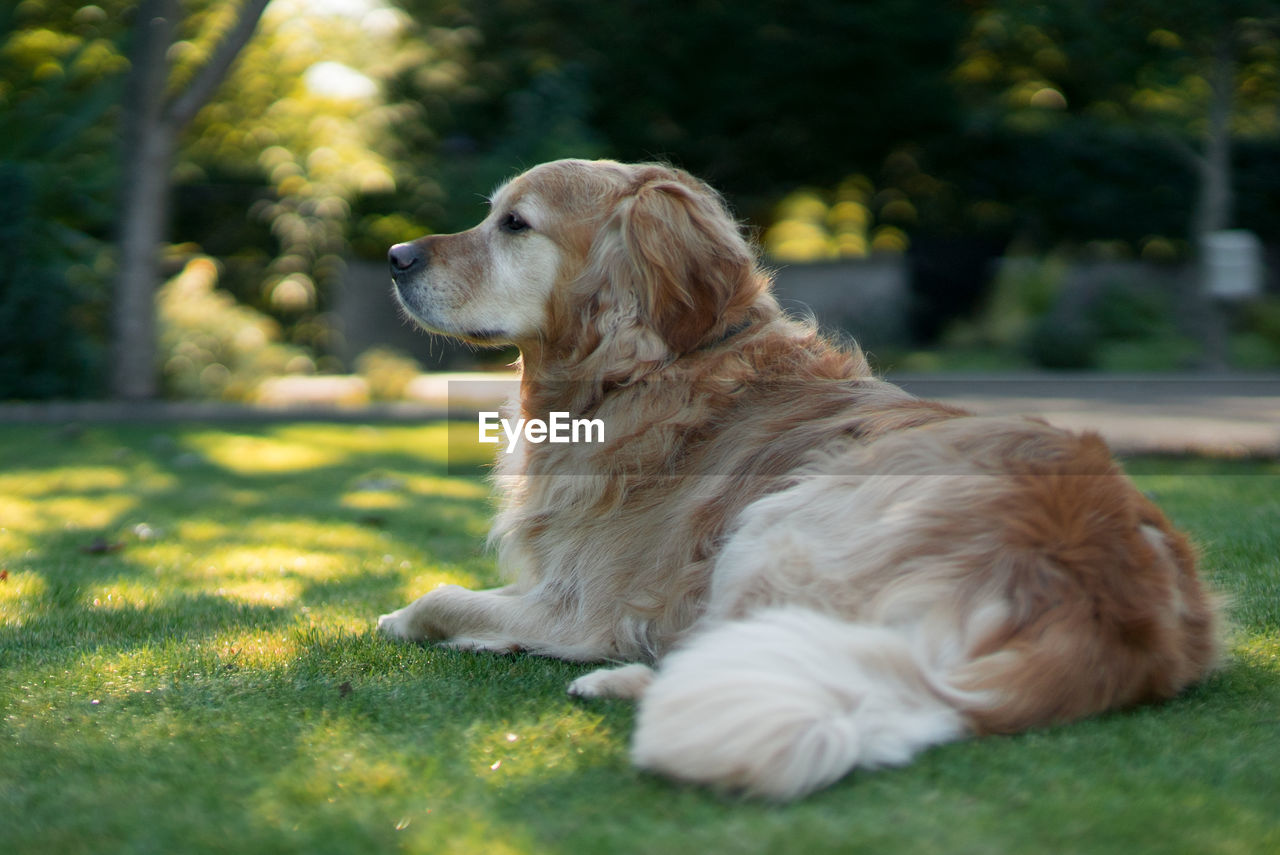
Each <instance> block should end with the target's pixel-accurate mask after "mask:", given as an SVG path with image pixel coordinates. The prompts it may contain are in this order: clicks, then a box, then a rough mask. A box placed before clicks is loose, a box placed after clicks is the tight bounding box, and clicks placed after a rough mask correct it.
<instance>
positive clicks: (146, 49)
mask: <svg viewBox="0 0 1280 855" xmlns="http://www.w3.org/2000/svg"><path fill="white" fill-rule="evenodd" d="M268 2H269V0H244V2H243V3H242V4H241V5H240V8H239V9H238V10H237V12H236V20H235V23H234V24H233V25H232V27H231V28H230V29H229V30H227V31H226V33H225V34H224V35H223V36H222V38H221V39H220V40H219V42H218V44H217V46H216V47H215V48H214V50H213V52H212V53H211V55H210V57H209V60H208V61H207V62H206V63H205V64H204V65H203V66H202V67H201V68H200V69H199V71H197V72H196V74H195V76H194V77H193V78H192V79H191V81H190V83H188V85H187V86H186V88H185V89H184V90H183V91H182V92H179V93H173V94H172V95H171V94H170V93H169V92H168V91H167V89H168V85H169V61H168V56H167V54H168V51H169V48H170V47H172V45H173V42H174V37H175V34H176V32H177V21H178V18H179V15H180V14H181V9H180V7H179V4H178V2H177V0H143V2H142V3H141V4H140V5H139V7H138V11H137V16H138V18H137V23H136V24H135V25H134V44H133V49H132V51H131V52H130V59H131V62H132V68H131V70H130V72H129V84H128V94H127V96H126V103H125V110H124V127H123V134H122V137H123V141H122V142H123V146H124V149H123V159H124V171H123V174H122V176H121V177H122V179H123V184H122V186H121V191H120V203H121V210H120V225H119V229H120V231H119V235H118V238H117V240H118V251H119V264H120V266H119V269H118V271H117V273H116V294H115V305H114V307H113V309H114V311H113V315H112V342H113V346H114V352H113V354H112V366H111V389H112V392H113V394H114V395H115V396H116V397H118V398H124V399H127V400H142V399H146V398H154V397H155V395H156V389H157V382H156V367H157V366H156V308H155V297H156V289H157V286H159V284H160V265H159V258H158V257H157V256H158V253H159V252H160V248H161V246H162V245H163V244H164V240H165V237H166V235H165V232H166V230H167V228H168V224H169V193H170V180H169V179H170V173H171V172H172V169H173V162H174V158H175V157H176V155H177V150H178V139H179V137H180V135H181V134H182V131H183V129H184V128H185V127H186V126H187V125H188V124H190V122H191V120H192V119H193V118H195V115H196V113H197V112H199V110H200V108H201V107H202V106H204V104H205V103H206V102H207V101H208V100H209V98H211V97H212V96H213V94H214V92H215V91H217V88H218V86H219V85H220V84H221V83H222V81H223V79H224V78H225V77H226V75H227V73H228V71H230V69H231V65H232V63H234V62H235V58H236V56H237V55H238V54H239V53H240V50H241V49H242V48H243V47H244V46H245V44H246V43H247V42H248V41H249V38H250V37H251V36H252V35H253V31H254V30H255V29H256V28H257V26H258V21H259V20H260V19H261V17H262V12H263V10H264V9H265V8H266V6H267V3H268Z"/></svg>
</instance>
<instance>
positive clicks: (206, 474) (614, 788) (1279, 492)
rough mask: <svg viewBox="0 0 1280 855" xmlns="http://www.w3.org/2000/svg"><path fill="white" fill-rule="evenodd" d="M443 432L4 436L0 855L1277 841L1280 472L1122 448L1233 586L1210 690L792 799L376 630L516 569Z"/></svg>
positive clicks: (620, 710) (1070, 847) (538, 686)
mask: <svg viewBox="0 0 1280 855" xmlns="http://www.w3.org/2000/svg"><path fill="white" fill-rule="evenodd" d="M444 435H445V434H444V429H443V427H440V426H428V427H422V428H411V427H398V426H396V427H392V426H383V427H375V428H370V427H353V426H329V425H294V424H284V425H274V426H267V427H250V428H244V429H227V428H215V427H207V426H203V427H196V426H192V427H140V426H133V427H119V428H117V427H89V428H86V429H84V430H72V429H54V428H46V427H3V428H0V852H5V853H77V852H85V853H108V852H157V853H160V852H164V853H177V852H183V853H186V852H235V853H289V852H306V853H317V852H336V853H350V852H364V851H386V850H401V851H407V852H423V853H454V852H457V853H470V852H477V853H524V852H553V853H565V855H570V853H572V855H578V853H623V852H653V853H664V855H665V853H699V855H701V853H722V852H723V853H752V852H762V853H763V852H797V853H804V855H815V853H821V852H854V851H865V852H873V853H891V852H938V853H953V852H955V853H962V852H973V853H999V852H1010V853H1034V852H1055V853H1066V852H1115V853H1125V855H1130V854H1131V853H1135V852H1186V853H1217V852H1221V853H1262V852H1278V851H1280V464H1275V463H1237V464H1226V463H1221V462H1211V461H1195V460H1192V461H1160V460H1140V461H1135V463H1134V465H1133V467H1132V468H1133V470H1134V471H1135V472H1138V473H1140V475H1139V480H1140V482H1141V484H1142V486H1143V487H1144V489H1147V490H1150V491H1152V492H1153V493H1155V494H1156V495H1157V497H1158V499H1159V500H1160V502H1161V503H1162V505H1163V506H1164V507H1165V508H1166V510H1167V511H1168V512H1169V513H1170V515H1171V516H1172V517H1173V518H1174V519H1175V520H1176V521H1177V522H1178V523H1179V524H1181V525H1183V526H1184V527H1186V528H1188V529H1189V530H1191V531H1192V532H1193V533H1194V535H1195V536H1196V538H1197V539H1198V541H1199V542H1200V544H1201V545H1202V546H1203V548H1204V554H1205V562H1204V563H1205V566H1206V573H1207V575H1208V577H1209V578H1210V579H1211V580H1212V581H1213V582H1214V584H1215V585H1216V586H1217V587H1218V588H1219V589H1220V590H1222V591H1224V592H1226V593H1228V594H1230V595H1231V596H1232V597H1233V599H1234V603H1233V606H1232V615H1233V618H1234V622H1235V630H1234V636H1233V640H1232V645H1231V650H1232V652H1231V656H1230V659H1229V660H1228V662H1227V664H1226V666H1225V668H1224V669H1223V670H1222V671H1221V672H1220V673H1219V674H1218V675H1216V676H1215V677H1213V678H1212V679H1211V680H1209V681H1208V682H1207V683H1206V684H1204V685H1202V686H1200V687H1198V688H1196V689H1194V690H1192V691H1191V692H1189V693H1187V694H1186V695H1185V696H1183V697H1181V698H1179V699H1177V700H1175V701H1174V702H1171V703H1169V704H1166V705H1164V706H1161V707H1158V708H1147V709H1142V710H1138V711H1134V712H1127V713H1123V714H1117V715H1109V716H1105V717H1103V718H1101V719H1097V720H1093V721H1089V722H1084V723H1080V724H1076V725H1072V726H1067V727H1061V728H1057V729H1053V730H1049V731H1044V732H1037V733H1032V734H1027V735H1023V736H1019V737H1011V738H991V739H986V740H981V741H972V742H967V743H961V744H957V745H950V746H945V747H943V748H940V749H935V750H933V751H930V752H928V753H926V754H925V755H924V756H923V757H922V758H921V759H920V760H919V761H918V762H916V763H915V764H914V765H912V766H910V767H908V768H905V769H898V770H889V771H881V772H877V773H874V774H855V775H853V776H851V777H850V778H848V779H846V780H845V781H843V782H842V783H840V784H839V785H837V786H835V787H833V788H831V789H830V790H827V791H825V792H822V793H820V794H818V795H816V796H814V797H812V798H810V799H808V800H806V801H804V802H801V803H799V804H796V805H791V806H786V807H776V806H770V805H764V804H760V803H755V802H748V801H739V800H734V799H730V798H725V797H720V796H717V795H714V794H712V793H709V792H705V791H702V790H698V789H693V788H687V787H681V786H675V785H672V784H669V783H667V782H665V781H663V780H660V779H657V778H653V777H650V776H647V775H643V774H640V773H637V772H636V771H634V770H633V769H631V768H630V766H629V765H628V762H627V757H626V746H627V737H628V734H629V732H630V730H631V724H632V712H631V709H630V707H629V705H627V704H625V703H622V702H594V703H581V702H576V701H573V700H570V699H569V698H568V697H567V696H566V695H565V694H564V687H565V685H566V684H567V683H568V682H569V681H570V680H571V679H572V678H573V677H575V676H577V675H578V674H580V673H583V672H585V671H586V670H588V667H586V666H576V665H568V664H565V663H561V662H555V661H548V660H540V659H534V658H530V657H524V656H515V657H500V656H493V655H478V654H468V653H454V652H449V651H443V650H437V649H432V648H429V647H413V646H409V647H405V646H398V645H394V644H391V643H388V642H385V641H382V640H380V639H379V638H377V637H376V636H374V635H373V633H372V626H373V622H374V620H375V619H376V618H377V616H378V615H379V614H381V613H383V612H385V611H389V610H391V609H393V608H396V607H399V606H401V605H403V604H404V603H405V602H407V601H408V600H409V599H410V598H411V597H413V596H415V595H417V594H420V593H423V592H425V591H426V590H428V589H430V588H431V587H433V586H435V585H436V584H438V583H440V582H456V583H460V584H465V585H491V584H495V583H496V581H497V580H496V579H495V575H494V566H493V562H492V559H491V557H490V556H488V555H487V554H485V553H484V552H483V550H482V542H483V535H484V533H485V530H486V526H487V519H488V514H489V503H488V499H487V489H486V487H485V485H484V483H483V482H482V480H481V479H480V478H479V477H458V476H450V475H448V474H447V473H448V469H447V467H446V466H445V450H444V439H443V438H444Z"/></svg>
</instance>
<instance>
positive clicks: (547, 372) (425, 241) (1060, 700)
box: [379, 161, 1217, 798]
mask: <svg viewBox="0 0 1280 855" xmlns="http://www.w3.org/2000/svg"><path fill="white" fill-rule="evenodd" d="M392 260H393V270H394V273H395V280H396V285H397V293H398V295H399V298H400V300H401V302H402V304H403V306H404V307H405V309H406V311H408V312H409V313H411V314H412V315H413V316H414V317H416V318H417V319H418V320H419V321H420V322H421V323H422V324H423V325H424V326H427V327H428V328H430V329H433V330H435V331H438V332H443V333H446V334H451V335H456V336H460V337H463V338H467V339H470V340H473V341H477V342H480V343H486V344H487V343H497V342H511V343H514V344H516V345H518V346H519V347H520V350H521V354H522V378H521V390H520V396H519V400H518V401H517V402H515V404H514V406H515V407H518V409H519V414H520V415H522V416H525V417H527V418H533V417H542V418H545V417H546V415H547V414H548V413H549V412H553V411H566V412H570V413H572V414H573V416H575V417H590V418H600V419H603V420H604V422H605V424H606V426H607V427H606V435H605V440H606V441H605V442H604V443H603V444H577V445H552V444H541V445H537V444H531V443H527V442H525V443H522V444H521V445H520V446H519V447H518V449H517V451H516V453H514V454H511V455H505V454H500V455H499V460H498V468H497V473H496V480H497V483H498V486H499V488H500V490H501V493H502V505H501V509H500V512H499V514H498V517H497V520H496V522H495V525H494V529H493V534H492V540H493V542H494V543H495V544H496V546H497V549H498V554H499V561H500V565H501V566H502V568H503V569H504V570H505V571H507V572H509V573H510V574H511V575H512V577H513V581H512V583H511V584H510V585H508V586H506V587H504V588H500V589H497V590H493V591H469V590H465V589H462V588H458V587H456V586H444V587H442V588H439V589H437V590H435V591H432V592H430V593H428V594H426V595H425V596H424V597H422V598H420V599H418V600H417V601H415V602H414V603H412V604H410V605H409V606H407V607H405V608H404V609H401V610H399V611H397V612H394V613H392V614H390V615H385V616H383V618H382V619H381V620H380V621H379V628H380V629H381V630H382V631H383V632H384V633H387V634H389V635H391V636H394V637H399V638H405V639H413V640H419V639H429V640H434V641H442V642H446V643H449V644H453V645H455V646H459V647H466V648H476V649H487V650H500V651H510V650H527V651H530V652H534V653H538V654H543V655H549V656H557V657H562V658H567V659H574V660H581V661H600V660H612V661H616V662H631V663H637V664H632V665H627V666H624V667H621V668H613V669H605V670H600V671H596V672H593V673H591V674H588V675H586V676H585V677H583V678H581V679H579V680H578V681H575V683H574V684H573V685H572V686H571V687H570V691H572V692H574V693H575V694H579V695H583V696H598V695H621V696H628V697H636V698H638V700H639V701H640V710H639V713H638V722H637V732H636V736H635V744H634V748H633V756H634V757H635V759H636V760H637V762H638V763H640V764H641V765H643V766H645V767H647V768H652V769H655V770H658V771H660V772H664V773H667V774H670V775H673V776H676V777H680V778H684V779H688V780H693V781H700V782H705V783H709V784H712V785H716V786H721V787H727V788H733V789H741V790H746V791H749V792H753V793H758V794H763V795H766V796H771V797H776V798H790V797H794V796H797V795H801V794H803V793H805V792H808V791H810V790H812V789H814V788H816V787H819V786H822V785H825V784H827V783H829V782H830V781H832V780H835V779H836V778H838V777H840V776H841V775H843V774H844V773H845V772H847V771H848V770H849V769H850V768H853V767H854V766H858V765H863V766H876V765H883V764H887V763H900V762H905V761H906V760H907V759H909V757H910V756H911V755H912V754H913V753H915V752H916V751H918V750H920V749H921V748H923V747H926V746H927V745H930V744H934V743H937V742H941V741H945V740H948V739H954V738H958V737H960V736H962V735H963V734H965V733H985V732H1013V731H1019V730H1023V729H1026V728H1030V727H1036V726H1039V725H1044V724H1048V723H1051V722H1059V721H1065V720H1068V719H1072V718H1076V717H1079V716H1084V715H1089V714H1092V713H1096V712H1099V711H1101V710H1105V709H1110V708H1114V707H1120V706H1125V705H1129V704H1134V703H1138V702H1143V701H1153V700H1158V699H1162V698H1168V697H1170V696H1172V695H1174V694H1176V693H1177V692H1178V691H1180V690H1181V689H1182V688H1184V687H1185V686H1187V685H1188V684H1190V683H1192V682H1194V681H1195V680H1197V679H1199V678H1200V677H1202V676H1203V675H1204V674H1205V673H1206V672H1207V671H1208V670H1209V669H1210V668H1211V667H1212V665H1213V663H1214V661H1215V657H1216V651H1217V647H1216V640H1215V615H1214V610H1213V608H1212V605H1211V602H1210V600H1209V598H1207V596H1206V594H1205V592H1204V591H1203V589H1202V588H1201V585H1200V583H1199V582H1198V581H1197V578H1196V573H1195V566H1194V564H1195V562H1194V557H1193V553H1192V550H1191V548H1190V546H1189V545H1188V543H1187V541H1186V539H1185V538H1184V537H1183V536H1182V535H1181V534H1179V533H1178V532H1177V531H1176V530H1174V528H1173V527H1172V526H1171V525H1170V524H1169V522H1168V521H1167V520H1166V519H1165V517H1164V516H1163V515H1162V514H1161V513H1160V511H1159V510H1158V509H1157V508H1156V507H1155V506H1154V505H1152V504H1151V502H1149V501H1148V500H1147V499H1146V498H1144V497H1143V495H1142V494H1141V493H1139V492H1138V491H1137V490H1136V489H1134V487H1133V486H1132V485H1131V483H1130V482H1129V481H1128V479H1127V478H1126V477H1125V476H1124V474H1123V473H1122V472H1121V471H1120V469H1119V468H1118V467H1117V466H1116V464H1115V463H1114V462H1113V461H1112V459H1111V457H1110V455H1109V453H1108V451H1107V449H1106V448H1105V446H1104V444H1103V443H1102V441H1101V440H1100V439H1099V438H1097V437H1096V436H1094V435H1091V434H1085V435H1075V434H1072V433H1068V432H1066V431H1062V430H1058V429H1055V428H1052V427H1050V426H1048V425H1046V424H1044V423H1042V422H1039V421H1036V420H1031V419H1016V418H1002V419H991V418H979V417H975V416H972V415H970V414H968V413H966V412H963V411H961V410H958V409H955V408H952V407H948V406H944V405H941V404H937V403H932V402H928V401H923V400H919V399H916V398H914V397H912V396H910V395H908V394H907V393H905V392H903V391H902V390H900V389H898V388H896V387H894V386H892V385H890V384H888V383H886V382H883V381H881V380H878V379H876V378H875V377H873V376H872V374H871V372H870V370H869V369H868V366H867V363H866V361H865V360H864V358H863V356H862V354H861V353H860V352H859V351H858V350H857V349H856V348H854V349H846V348H841V347H837V346H834V345H833V344H831V343H830V342H828V341H827V340H825V339H824V338H823V337H822V336H820V335H819V334H818V333H817V332H816V331H815V330H814V329H813V328H812V327H811V326H810V325H808V324H805V323H801V322H799V321H796V320H794V319H791V318H789V317H787V316H786V315H785V314H784V313H782V312H781V311H780V310H779V308H778V305H777V303H776V302H775V300H774V298H773V297H772V295H771V294H770V288H769V279H768V276H767V275H766V274H765V273H764V272H763V271H762V270H761V268H760V267H759V265H758V261H757V258H756V255H755V253H754V252H753V250H752V249H751V247H750V246H749V244H748V243H747V242H746V241H745V240H744V239H743V237H742V236H741V234H740V231H739V229H738V227H737V225H736V223H735V222H734V221H733V219H732V218H731V217H730V216H729V214H728V213H727V211H726V209H725V206H724V204H723V203H722V201H721V199H720V197H719V196H718V195H717V194H716V193H715V192H714V191H713V190H711V189H710V188H709V187H707V186H706V185H705V184H703V183H702V182H700V181H698V180H697V179H695V178H693V177H692V176H690V175H688V174H687V173H684V172H682V171H680V170H676V169H672V168H669V167H666V166H662V165H654V164H641V165H624V164H618V163H613V162H608V161H596V162H587V161H557V162H554V163H550V164H544V165H542V166H539V167H537V168H535V169H533V170H531V171H529V172H527V173H525V174H523V175H521V176H519V177H517V178H516V179H514V180H513V181H511V182H510V183H508V184H507V185H505V186H504V187H502V188H501V189H500V190H499V191H498V192H497V193H496V194H495V196H494V198H493V200H492V212H491V214H490V215H489V216H488V217H487V218H486V219H485V220H484V222H482V223H480V224H479V225H478V226H476V227H475V228H473V229H471V230H469V231H467V232H463V233H460V234H456V235H441V236H431V237H427V238H422V239H421V240H419V241H415V242H414V243H413V244H407V245H400V246H398V247H396V248H394V249H393V251H392ZM651 664H656V670H652V669H651V668H650V667H649V666H650V665H651Z"/></svg>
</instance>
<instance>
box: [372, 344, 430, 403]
mask: <svg viewBox="0 0 1280 855" xmlns="http://www.w3.org/2000/svg"><path fill="white" fill-rule="evenodd" d="M356 371H357V372H358V373H359V374H360V375H361V376H363V377H364V379H365V382H367V383H368V384H369V395H370V396H371V397H372V398H373V399H374V400H375V401H399V400H402V399H403V398H404V393H405V390H406V389H408V387H409V384H410V383H411V382H413V380H414V378H415V377H417V376H418V375H419V374H421V373H422V366H421V365H419V364H418V362H417V360H415V359H413V358H412V357H410V356H406V355H405V354H403V353H401V352H400V351H398V350H396V349H395V348H391V347H375V348H372V349H370V350H366V351H365V352H364V353H362V354H360V355H359V356H358V357H356Z"/></svg>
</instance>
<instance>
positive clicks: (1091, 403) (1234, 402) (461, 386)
mask: <svg viewBox="0 0 1280 855" xmlns="http://www.w3.org/2000/svg"><path fill="white" fill-rule="evenodd" d="M890 379H891V380H893V381H894V382H897V383H899V384H900V385H901V386H903V387H904V388H906V389H907V390H908V391H910V392H912V393H913V394H916V395H920V396H922V397H928V398H936V399H939V400H944V401H947V402H948V403H953V404H956V405H958V406H962V407H965V408H967V409H970V410H972V411H974V412H976V413H979V414H991V415H995V414H1010V413H1024V414H1031V415H1039V416H1043V417H1044V418H1046V419H1048V420H1049V421H1050V422H1051V423H1053V424H1058V425H1062V426H1063V427H1069V428H1073V429H1079V430H1085V429H1089V430H1097V431H1099V432H1100V433H1101V434H1102V435H1103V436H1104V437H1105V438H1106V439H1107V441H1108V442H1109V443H1111V445H1112V447H1113V448H1114V449H1115V450H1116V451H1118V452H1121V453H1125V454H1137V453H1175V454H1184V453H1198V454H1213V455H1216V456H1231V457H1241V456H1259V457H1280V374H1272V375H1253V374H1249V375H1221V376H1211V375H1200V374H1195V375H1146V376H1139V375H1097V374H1092V375H1087V374H1070V375H1057V374H1009V375H996V376H993V375H972V376H968V375H927V376H926V375H903V376H898V377H891V378H890ZM481 380H483V381H484V382H478V381H481ZM511 388H513V382H512V380H511V379H510V378H509V377H508V378H503V377H502V376H501V375H474V374H450V375H424V376H423V377H422V378H420V381H419V382H418V383H417V384H416V388H415V398H416V400H414V401H411V402H406V403H396V404H373V405H369V406H359V407H343V406H338V405H333V404H325V403H323V402H317V401H316V400H314V399H309V400H306V401H303V402H300V403H297V404H293V405H290V404H278V405H275V406H271V407H246V406H239V405H233V404H220V403H184V402H177V403H174V402H154V403H147V404H121V403H115V402H85V403H65V404H0V424H6V423H7V424H15V423H29V424H65V423H69V422H169V423H173V422H241V423H244V422H270V421H280V420H309V421H345V422H378V421H394V422H414V421H423V420H428V419H435V418H441V417H443V416H444V415H445V414H446V412H447V403H448V401H449V399H450V397H453V398H454V400H455V403H457V399H458V398H459V397H463V396H464V394H465V397H468V398H470V399H472V404H473V405H474V404H481V405H483V404H485V403H486V402H488V403H490V404H496V402H497V401H499V400H500V399H501V398H502V397H503V395H505V394H506V393H507V392H508V391H509V390H510V389H511Z"/></svg>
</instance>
